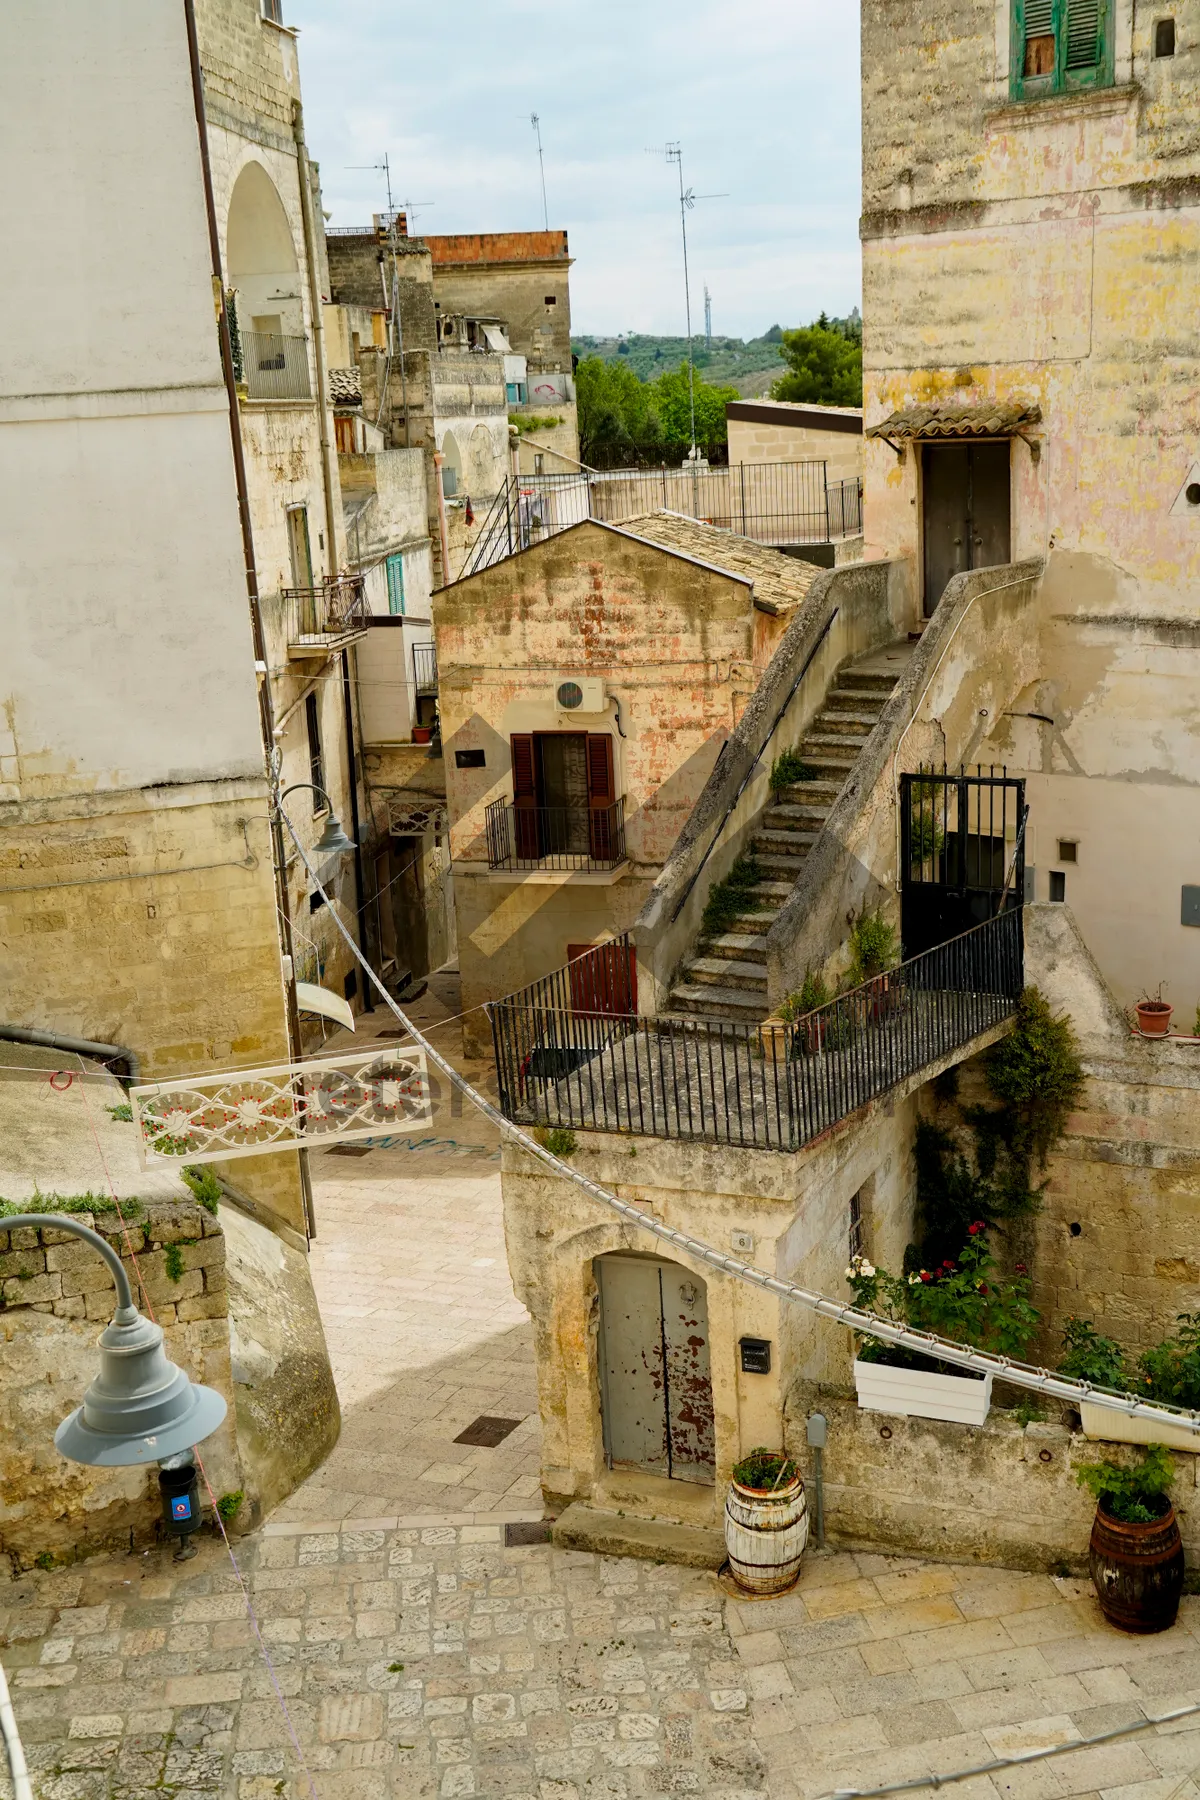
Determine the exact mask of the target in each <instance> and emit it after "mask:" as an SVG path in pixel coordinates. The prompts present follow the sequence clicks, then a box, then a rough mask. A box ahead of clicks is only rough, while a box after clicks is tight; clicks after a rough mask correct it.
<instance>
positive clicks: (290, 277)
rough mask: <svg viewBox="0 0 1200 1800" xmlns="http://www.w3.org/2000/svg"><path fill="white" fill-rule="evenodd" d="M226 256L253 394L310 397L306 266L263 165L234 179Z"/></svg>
mask: <svg viewBox="0 0 1200 1800" xmlns="http://www.w3.org/2000/svg"><path fill="white" fill-rule="evenodd" d="M225 261H226V269H227V271H228V280H229V285H230V287H232V288H233V289H234V291H235V293H236V296H237V299H236V312H237V323H238V336H239V338H240V340H241V352H242V364H243V371H244V377H245V380H246V382H247V385H248V386H249V389H250V394H251V397H252V398H262V399H270V398H303V397H304V396H305V395H307V393H308V392H309V385H308V350H307V346H306V345H305V343H304V302H303V298H302V292H301V282H300V265H299V262H298V260H297V257H296V246H295V242H294V240H293V238H292V230H291V226H290V225H289V224H288V219H287V214H286V213H285V211H284V209H283V202H282V200H281V199H280V198H279V194H278V191H277V189H276V187H275V183H274V182H273V181H272V180H271V177H270V176H269V175H268V174H267V171H266V170H265V169H264V168H263V166H262V164H261V163H259V162H248V163H247V164H246V166H245V168H244V169H243V170H242V172H241V174H240V175H239V176H238V178H237V180H236V182H235V183H234V187H233V193H232V195H231V196H230V201H229V225H228V229H227V231H226V254H225Z"/></svg>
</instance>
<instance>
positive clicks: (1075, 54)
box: [1067, 0, 1104, 70]
mask: <svg viewBox="0 0 1200 1800" xmlns="http://www.w3.org/2000/svg"><path fill="white" fill-rule="evenodd" d="M1101 13H1102V8H1101V5H1100V0H1067V68H1068V69H1072V70H1074V69H1096V68H1099V66H1100V64H1101V63H1102V62H1103V60H1104V56H1103V48H1102V45H1101V42H1100V27H1101V24H1102V22H1103V21H1102V17H1101Z"/></svg>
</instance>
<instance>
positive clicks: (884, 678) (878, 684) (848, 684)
mask: <svg viewBox="0 0 1200 1800" xmlns="http://www.w3.org/2000/svg"><path fill="white" fill-rule="evenodd" d="M899 679H900V677H899V675H890V674H887V673H885V672H884V671H883V670H880V671H879V672H878V673H876V672H875V671H874V670H871V669H856V668H855V667H854V665H853V664H851V666H850V667H849V668H848V669H846V670H844V671H843V673H842V676H841V678H840V679H839V680H838V682H837V683H836V684H835V689H834V691H835V692H837V691H839V690H840V691H842V692H845V690H846V689H847V688H861V689H863V690H864V691H865V692H868V693H872V694H890V693H891V691H892V689H893V688H894V687H895V685H896V683H897V682H898V681H899Z"/></svg>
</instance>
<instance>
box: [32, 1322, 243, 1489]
mask: <svg viewBox="0 0 1200 1800" xmlns="http://www.w3.org/2000/svg"><path fill="white" fill-rule="evenodd" d="M129 1310H130V1311H132V1308H130V1309H129ZM226 1411H227V1407H226V1404H225V1401H224V1399H223V1398H222V1396H221V1395H220V1394H218V1393H217V1392H215V1390H214V1389H213V1388H208V1387H202V1386H201V1385H200V1384H199V1383H198V1382H194V1381H191V1380H190V1379H189V1378H188V1376H187V1375H185V1373H184V1371H183V1370H182V1369H180V1368H178V1367H177V1366H176V1365H175V1364H174V1363H173V1362H171V1360H170V1359H169V1357H168V1356H167V1354H166V1351H165V1350H164V1349H163V1334H162V1327H161V1326H159V1325H156V1324H155V1323H154V1322H153V1320H152V1319H145V1318H143V1317H142V1316H141V1314H140V1313H134V1316H133V1318H132V1319H128V1318H127V1319H126V1321H125V1322H124V1323H122V1322H120V1313H118V1316H117V1318H115V1319H114V1320H113V1321H112V1323H111V1324H110V1325H109V1326H108V1327H107V1328H106V1329H105V1331H104V1332H103V1333H102V1334H101V1338H100V1373H99V1374H98V1375H97V1376H96V1379H95V1380H94V1381H93V1382H92V1385H91V1386H90V1387H89V1388H88V1391H87V1393H86V1394H85V1395H84V1397H83V1405H82V1406H78V1407H76V1409H75V1411H74V1412H73V1413H71V1414H69V1415H68V1417H67V1418H65V1419H64V1420H63V1422H62V1424H61V1425H60V1426H59V1428H58V1430H57V1431H56V1432H55V1434H54V1442H55V1444H56V1445H57V1446H58V1449H59V1450H60V1451H61V1453H62V1454H63V1456H65V1457H67V1458H69V1460H70V1461H71V1462H78V1463H90V1464H93V1465H95V1466H98V1467H100V1468H108V1469H115V1468H123V1467H126V1466H128V1465H130V1464H136V1463H156V1462H162V1460H163V1458H164V1457H168V1456H174V1455H176V1454H177V1453H178V1452H179V1451H180V1450H190V1449H191V1447H192V1445H193V1444H198V1443H200V1441H201V1439H203V1438H206V1437H208V1436H209V1435H210V1434H211V1433H212V1432H214V1431H215V1430H216V1429H217V1426H218V1425H219V1424H220V1423H221V1421H222V1419H223V1418H224V1417H225V1413H226Z"/></svg>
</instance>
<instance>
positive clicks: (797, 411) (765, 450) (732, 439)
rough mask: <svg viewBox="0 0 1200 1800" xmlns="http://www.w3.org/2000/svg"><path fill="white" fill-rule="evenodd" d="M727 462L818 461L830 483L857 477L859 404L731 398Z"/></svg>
mask: <svg viewBox="0 0 1200 1800" xmlns="http://www.w3.org/2000/svg"><path fill="white" fill-rule="evenodd" d="M725 419H726V424H727V428H728V432H729V460H730V462H731V463H764V462H766V463H774V462H823V463H824V464H825V471H826V479H827V480H828V481H829V482H830V483H833V482H837V481H858V480H861V478H862V464H863V455H862V453H863V444H862V408H861V407H849V406H808V405H800V404H799V403H797V402H794V401H790V400H731V401H730V403H729V405H728V406H727V407H726V408H725Z"/></svg>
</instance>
